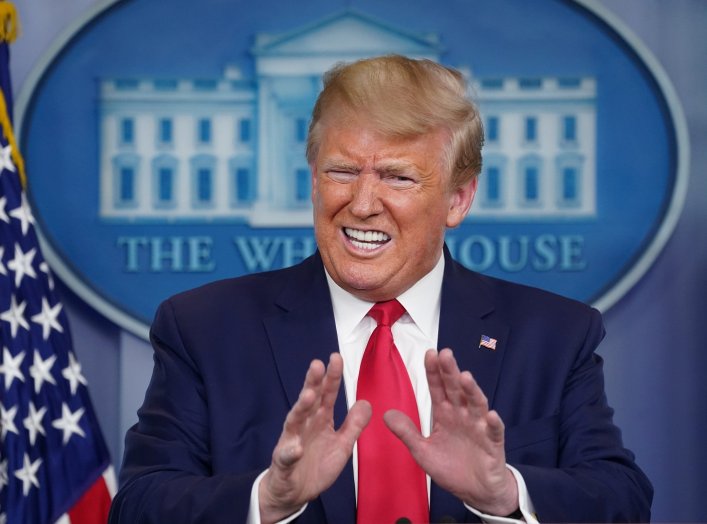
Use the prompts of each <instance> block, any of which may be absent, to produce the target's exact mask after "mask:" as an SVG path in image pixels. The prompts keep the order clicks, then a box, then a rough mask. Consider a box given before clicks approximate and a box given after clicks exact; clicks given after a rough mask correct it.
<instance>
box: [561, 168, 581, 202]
mask: <svg viewBox="0 0 707 524" xmlns="http://www.w3.org/2000/svg"><path fill="white" fill-rule="evenodd" d="M577 182H578V173H577V170H576V169H575V168H574V167H565V168H564V169H563V170H562V200H563V201H565V202H576V201H577V195H578V187H577V185H578V184H577Z"/></svg>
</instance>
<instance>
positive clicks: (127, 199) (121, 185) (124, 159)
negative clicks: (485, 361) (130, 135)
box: [113, 154, 139, 209]
mask: <svg viewBox="0 0 707 524" xmlns="http://www.w3.org/2000/svg"><path fill="white" fill-rule="evenodd" d="M138 165H139V158H138V156H137V155H134V154H122V155H118V156H116V157H115V158H113V206H114V207H115V208H116V209H123V208H134V207H136V206H137V205H138V196H139V180H138V179H139V171H138Z"/></svg>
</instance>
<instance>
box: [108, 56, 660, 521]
mask: <svg viewBox="0 0 707 524" xmlns="http://www.w3.org/2000/svg"><path fill="white" fill-rule="evenodd" d="M465 90H466V88H465V85H464V81H463V79H462V77H461V75H460V74H459V73H458V72H456V71H453V70H450V69H447V68H444V67H442V66H440V65H438V64H435V63H433V62H430V61H424V60H423V61H415V60H410V59H407V58H403V57H399V56H390V57H381V58H375V59H369V60H363V61H359V62H356V63H353V64H351V65H348V66H338V67H336V68H334V69H333V70H332V71H330V72H329V73H328V74H327V76H326V77H325V82H324V90H323V91H322V94H321V95H320V97H319V99H318V101H317V104H316V106H315V109H314V112H313V118H312V124H311V127H310V135H309V139H308V147H307V157H308V160H309V163H310V167H311V171H312V202H313V205H314V225H315V235H316V240H317V245H318V248H319V251H318V252H317V253H316V254H315V255H314V256H313V257H310V258H309V259H307V260H305V261H304V262H303V263H302V264H300V265H298V266H295V267H293V268H289V269H285V270H280V271H275V272H271V273H263V274H257V275H251V276H246V277H242V278H238V279H232V280H227V281H222V282H218V283H215V284H211V285H208V286H205V287H203V288H200V289H197V290H193V291H190V292H187V293H184V294H181V295H178V296H175V297H173V298H172V299H170V300H168V301H166V302H165V303H164V304H162V306H161V307H160V309H159V311H158V313H157V316H156V319H155V322H154V324H153V328H152V334H151V338H152V343H153V346H154V348H155V368H154V372H153V377H152V381H151V383H150V386H149V389H148V391H147V395H146V398H145V403H144V405H143V406H142V408H141V409H140V411H139V422H138V423H137V424H136V425H135V426H134V427H133V428H132V429H131V430H130V431H129V432H128V435H127V437H126V452H125V460H124V465H123V469H122V474H121V477H122V478H121V483H122V488H121V490H120V492H119V493H118V495H117V497H116V498H115V501H114V505H113V510H112V515H111V521H112V522H126V523H127V522H130V523H137V522H170V523H171V522H246V520H247V519H248V521H250V522H262V523H271V522H278V521H283V520H284V521H289V520H288V519H290V520H292V521H294V522H297V523H315V522H317V523H318V522H329V523H332V524H334V523H335V524H340V523H350V524H353V523H354V522H358V524H365V523H367V522H377V521H380V522H386V523H389V522H395V521H396V520H398V521H399V522H409V521H412V522H425V521H428V520H429V521H431V522H439V521H446V522H467V521H479V520H480V519H481V520H485V521H499V522H505V521H508V520H507V519H506V518H505V517H508V518H512V519H517V520H527V521H528V520H534V519H535V517H536V516H537V519H538V520H540V521H547V522H571V521H585V522H603V521H648V520H649V519H650V510H649V508H650V502H651V498H652V488H651V486H650V483H649V482H648V480H647V479H646V478H645V476H644V475H643V473H642V472H641V471H640V470H639V469H638V468H637V466H636V465H635V464H634V463H633V456H632V454H631V453H630V452H629V451H627V450H625V449H624V448H623V446H622V443H621V437H620V432H619V430H618V429H617V428H616V427H615V426H614V425H613V423H612V420H611V417H612V411H611V409H610V408H609V407H608V406H607V403H606V399H605V396H604V391H603V379H602V371H601V359H600V358H599V357H598V356H597V355H595V354H594V350H595V348H596V347H597V345H598V344H599V342H600V340H601V338H602V337H603V327H602V324H601V319H600V316H599V314H598V313H597V312H596V311H594V310H592V309H590V308H588V307H586V306H584V305H582V304H579V303H576V302H574V301H570V300H567V299H563V298H561V297H558V296H555V295H551V294H549V293H545V292H542V291H539V290H536V289H532V288H527V287H523V286H519V285H515V284H510V283H507V282H503V281H500V280H496V279H492V278H487V277H483V276H480V275H478V274H475V273H473V272H470V271H468V270H466V269H464V268H462V267H461V266H459V265H458V264H457V263H455V262H454V261H453V260H452V259H451V258H450V256H449V253H448V252H447V251H446V249H445V248H444V233H445V230H446V229H447V228H453V227H456V226H458V225H459V224H460V223H461V221H462V220H463V219H464V217H465V216H466V214H467V212H468V210H469V208H470V206H471V203H472V200H473V197H474V193H475V190H476V185H477V175H478V174H479V171H480V168H481V145H482V142H483V133H482V129H481V124H480V117H479V115H478V112H477V110H476V108H475V107H474V105H473V104H471V103H470V102H469V101H468V100H467V99H466V96H465ZM396 299H397V301H396ZM374 304H375V305H374ZM379 308H384V309H385V311H386V313H385V314H383V313H380V311H381V309H379ZM386 308H387V309H386ZM389 308H397V315H402V316H401V317H400V318H399V320H396V319H393V318H392V317H391V318H390V319H388V320H384V317H385V315H387V314H388V313H387V311H389ZM379 347H381V348H382V347H386V348H387V349H386V351H390V352H389V353H387V355H389V356H390V357H391V359H392V360H390V361H389V362H391V364H386V365H380V364H379V365H378V366H377V367H375V366H373V367H372V364H371V362H373V360H371V359H375V358H376V355H382V354H383V353H381V352H380V351H382V350H380V351H379ZM437 347H442V348H446V347H448V348H453V350H454V353H452V351H451V350H449V349H444V350H442V351H439V352H437V351H436V350H434V349H433V350H429V348H437ZM426 350H429V351H426ZM330 354H331V355H330ZM329 355H330V356H329ZM327 360H328V361H329V363H328V366H327V367H326V368H325V366H324V364H323V361H327ZM386 362H388V361H386ZM392 367H397V368H398V369H397V371H396V372H398V375H396V377H397V378H394V379H390V383H389V379H380V378H375V377H382V376H383V377H385V376H388V375H386V374H385V373H388V372H390V369H389V368H392ZM400 368H402V370H403V371H402V375H401V374H400V373H399V371H400ZM460 369H461V370H462V371H460ZM380 373H382V374H380ZM302 377H305V378H304V386H302ZM401 377H402V378H401ZM342 378H343V387H342ZM398 380H401V382H400V386H399V387H398V386H397V385H396V386H395V387H393V386H392V382H394V381H395V382H396V384H398V382H397V381H398ZM381 382H384V384H383V386H382V387H381ZM340 389H343V390H344V391H343V392H342V391H340ZM391 390H395V391H396V392H395V393H394V394H392V395H393V396H395V395H398V393H397V391H398V390H400V393H399V395H400V398H403V397H405V400H398V397H396V398H395V399H394V400H392V401H390V402H391V403H390V404H387V403H386V402H388V400H381V398H380V396H381V395H382V396H386V395H388V394H390V391H391ZM410 399H412V400H411V401H410ZM398 402H400V403H401V404H400V406H401V407H398ZM410 402H412V404H413V405H412V407H410ZM405 403H406V406H407V407H404V408H403V407H402V404H405ZM381 406H384V407H381ZM389 407H394V408H395V409H389ZM490 407H492V408H493V409H490ZM283 421H284V425H283ZM380 442H384V443H385V445H382V446H380V445H378V446H377V444H379V443H380ZM376 446H377V447H376ZM400 450H402V451H400ZM388 455H394V457H390V456H388ZM390 460H392V462H390ZM395 461H398V462H395ZM398 468H400V469H398ZM403 471H404V472H405V473H404V474H403V473H402V472H403ZM396 505H399V506H396ZM390 506H393V507H394V509H390ZM408 513H410V514H412V515H414V517H410V515H409V514H408ZM378 515H381V517H380V519H379V518H378ZM383 515H384V516H383ZM390 515H394V517H392V520H391V517H390ZM398 515H399V516H400V517H401V519H397V516H398Z"/></svg>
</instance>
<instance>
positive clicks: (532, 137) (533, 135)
mask: <svg viewBox="0 0 707 524" xmlns="http://www.w3.org/2000/svg"><path fill="white" fill-rule="evenodd" d="M537 139H538V119H537V118H535V117H534V116H529V117H526V119H525V141H526V142H535V141H537Z"/></svg>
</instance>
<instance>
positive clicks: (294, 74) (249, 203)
mask: <svg viewBox="0 0 707 524" xmlns="http://www.w3.org/2000/svg"><path fill="white" fill-rule="evenodd" d="M442 51H443V49H442V47H441V45H440V43H439V39H438V37H437V36H436V35H434V34H416V33H410V32H407V31H402V30H400V29H397V28H394V27H391V26H389V25H387V24H385V23H382V22H380V21H378V20H375V19H372V18H370V17H368V16H366V15H364V14H361V13H359V12H355V11H351V10H347V11H345V12H343V13H340V14H337V15H334V16H331V17H329V18H326V19H324V20H321V21H319V22H317V23H314V24H312V25H310V26H308V27H304V28H300V29H297V30H295V31H292V32H288V33H285V34H278V35H268V34H258V35H257V36H256V39H255V44H254V46H253V48H252V49H251V53H252V56H253V59H254V65H255V78H243V75H242V74H241V72H240V70H239V69H238V68H237V67H235V66H232V65H226V67H225V70H224V73H223V76H222V77H220V78H210V79H209V78H207V79H202V78H181V79H149V78H139V79H104V80H103V81H101V85H100V97H99V104H100V129H101V138H100V177H101V183H100V192H101V194H100V215H101V217H102V218H103V219H106V220H118V221H142V220H149V221H152V222H155V221H158V222H159V221H170V222H171V221H194V220H229V221H234V220H235V221H240V222H244V223H247V224H250V225H251V226H254V227H305V226H310V225H311V223H312V213H311V202H310V190H311V188H310V186H311V182H310V173H309V169H308V166H307V162H306V159H305V142H306V137H307V128H308V125H309V115H310V112H311V109H312V107H313V105H314V101H315V99H316V96H317V94H318V93H319V91H320V89H321V77H322V75H323V73H324V72H325V71H326V70H327V69H329V68H330V67H331V66H333V65H334V64H335V63H337V62H341V61H352V60H356V59H359V58H364V57H369V56H375V55H382V54H389V53H397V54H402V55H406V56H410V57H414V58H429V59H432V60H437V61H439V60H440V55H441V54H442ZM469 84H470V96H473V98H475V99H476V100H477V101H478V103H479V105H480V108H481V112H482V115H483V116H484V124H485V130H486V145H485V148H484V172H483V174H482V177H481V180H480V185H479V193H478V194H477V199H476V203H475V204H474V208H473V210H472V216H475V217H489V218H494V219H523V220H533V219H547V218H552V217H555V218H560V217H562V218H584V219H586V218H590V217H593V216H594V215H595V213H596V168H595V163H596V145H595V135H596V85H595V80H594V79H593V78H591V77H573V78H550V77H534V78H525V77H523V78H515V77H502V78H501V77H499V78H480V79H479V78H475V77H473V76H472V75H471V74H470V73H469Z"/></svg>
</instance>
